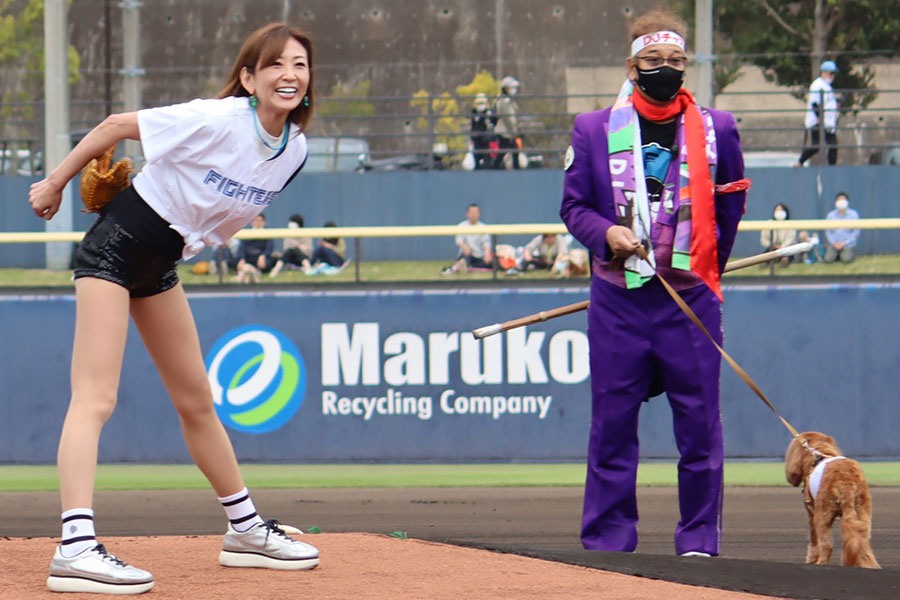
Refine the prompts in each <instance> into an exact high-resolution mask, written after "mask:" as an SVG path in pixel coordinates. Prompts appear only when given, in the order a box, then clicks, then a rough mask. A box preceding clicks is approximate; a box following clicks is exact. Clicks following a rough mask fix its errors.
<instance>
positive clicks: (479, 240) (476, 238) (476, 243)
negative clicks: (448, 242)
mask: <svg viewBox="0 0 900 600" xmlns="http://www.w3.org/2000/svg"><path fill="white" fill-rule="evenodd" d="M457 225H459V226H460V227H463V226H465V227H472V226H473V225H476V226H477V225H484V223H482V222H481V221H476V222H475V223H474V224H473V223H469V220H468V219H466V220H465V221H461V222H459V223H457ZM460 242H462V243H464V244H465V245H466V246H468V247H469V249H470V250H471V251H472V256H474V257H475V258H481V259H483V258H484V251H485V249H487V250H488V251H490V248H491V236H490V235H488V234H487V233H467V234H460V235H457V236H456V243H457V245H459V243H460Z"/></svg>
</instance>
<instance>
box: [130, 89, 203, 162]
mask: <svg viewBox="0 0 900 600" xmlns="http://www.w3.org/2000/svg"><path fill="white" fill-rule="evenodd" d="M218 102H219V101H217V100H193V101H191V102H187V103H185V104H174V105H172V106H161V107H159V108H147V109H144V110H140V111H138V129H139V130H140V136H141V146H142V147H143V150H144V157H145V158H146V159H147V162H148V163H152V162H156V161H157V160H159V159H160V158H162V157H163V156H166V155H172V158H177V157H178V156H179V155H182V156H183V155H185V152H184V151H187V153H189V152H190V151H191V150H192V149H195V148H203V147H208V146H209V144H210V142H211V141H212V140H213V139H214V137H215V136H216V131H217V128H216V127H212V126H211V125H212V124H213V123H212V122H213V117H214V116H215V113H217V112H219V111H215V110H211V109H213V107H214V105H212V104H211V103H218Z"/></svg>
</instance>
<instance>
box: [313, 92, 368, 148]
mask: <svg viewBox="0 0 900 600" xmlns="http://www.w3.org/2000/svg"><path fill="white" fill-rule="evenodd" d="M371 91H372V82H371V81H370V80H366V81H361V82H359V83H358V84H356V85H354V86H350V85H347V84H344V83H341V82H338V83H335V84H334V85H333V86H331V92H330V93H329V94H328V95H327V96H325V97H324V98H317V100H316V117H322V118H318V119H315V120H314V121H313V126H314V127H317V128H320V129H322V133H323V134H325V135H337V134H341V135H347V132H348V130H355V133H356V135H363V134H364V129H365V126H364V124H363V123H364V121H362V120H360V119H358V117H371V116H373V115H374V114H375V105H374V104H372V103H371V102H369V100H368V97H369V94H370V93H371Z"/></svg>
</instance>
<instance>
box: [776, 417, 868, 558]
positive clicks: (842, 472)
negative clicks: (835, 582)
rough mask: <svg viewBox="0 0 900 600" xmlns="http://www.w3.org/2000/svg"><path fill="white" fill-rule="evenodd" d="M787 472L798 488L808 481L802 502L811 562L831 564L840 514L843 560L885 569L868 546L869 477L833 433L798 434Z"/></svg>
mask: <svg viewBox="0 0 900 600" xmlns="http://www.w3.org/2000/svg"><path fill="white" fill-rule="evenodd" d="M803 440H805V441H806V446H805V447H804V445H803ZM784 475H785V477H786V478H787V481H788V483H790V484H791V485H792V486H794V487H796V486H798V485H800V484H801V483H802V484H803V490H802V491H803V504H804V505H805V506H806V512H807V513H808V514H809V547H808V548H807V550H806V562H807V563H815V564H817V565H827V564H828V562H829V561H830V560H831V550H832V540H831V527H832V525H834V520H835V519H837V518H838V517H840V518H841V540H842V542H843V553H842V556H841V564H842V565H844V566H846V567H863V568H866V569H880V568H881V567H880V566H879V565H878V561H876V560H875V555H874V554H873V553H872V546H871V545H869V534H870V533H871V530H872V497H871V496H870V495H869V486H868V485H866V477H865V475H864V474H863V470H862V467H860V465H859V463H858V462H856V461H855V460H852V459H849V458H845V457H843V456H841V450H840V448H838V447H837V444H835V442H834V438H832V437H830V436H827V435H825V434H824V433H819V432H817V431H806V432H804V433H801V434H800V436H799V437H796V438H794V439H793V440H792V441H791V443H790V445H788V449H787V453H786V454H785V456H784Z"/></svg>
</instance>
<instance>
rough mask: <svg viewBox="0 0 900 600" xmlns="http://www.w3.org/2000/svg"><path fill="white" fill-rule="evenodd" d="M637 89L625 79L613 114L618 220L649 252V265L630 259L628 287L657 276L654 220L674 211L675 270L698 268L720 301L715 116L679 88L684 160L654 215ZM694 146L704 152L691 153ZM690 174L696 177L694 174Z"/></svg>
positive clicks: (613, 174) (611, 133) (673, 173)
mask: <svg viewBox="0 0 900 600" xmlns="http://www.w3.org/2000/svg"><path fill="white" fill-rule="evenodd" d="M632 93H633V86H632V84H631V82H630V81H626V82H625V84H624V85H623V86H622V89H621V91H620V92H619V96H618V98H617V99H616V102H615V103H614V104H613V107H612V112H611V113H610V116H609V135H608V148H609V171H610V175H611V180H612V191H613V199H614V202H615V208H616V216H617V224H618V225H622V226H624V227H628V228H629V229H631V231H632V233H633V234H634V236H635V238H636V239H637V240H638V241H639V242H640V243H641V244H642V245H643V246H644V248H645V249H646V250H647V255H648V256H649V258H650V264H648V263H647V262H645V261H643V260H642V259H641V258H639V257H638V256H637V255H634V256H631V257H629V258H628V259H626V261H625V286H626V287H627V288H629V289H631V288H636V287H640V286H642V285H643V284H644V283H646V282H647V281H649V280H650V279H651V278H652V277H653V274H654V269H655V268H656V258H655V256H654V253H653V247H652V244H651V240H650V238H651V232H652V226H653V220H656V221H661V220H663V219H666V220H668V219H669V217H668V216H669V215H672V214H674V215H676V218H677V221H676V224H675V236H674V243H673V248H672V265H671V266H672V268H674V269H682V270H690V271H693V272H694V273H696V274H697V275H698V276H699V277H700V278H701V279H703V281H704V282H705V283H706V284H707V285H708V286H709V287H710V289H712V290H713V291H714V292H715V293H716V295H718V296H719V298H720V299H721V298H722V291H721V287H720V284H719V265H718V245H717V236H716V222H715V201H714V195H713V185H712V182H713V180H714V173H715V166H716V160H717V152H716V134H715V129H714V127H713V122H712V116H711V115H710V114H709V113H708V112H707V111H704V110H703V109H701V108H700V107H698V106H697V105H696V104H694V101H693V98H692V97H691V96H690V94H689V93H688V92H687V91H686V90H682V91H680V92H679V96H678V97H676V100H678V101H680V104H681V106H683V107H684V108H683V109H682V110H679V111H678V112H679V113H680V116H679V117H678V118H679V121H678V130H677V133H676V136H675V144H676V146H677V148H678V151H679V161H678V163H679V164H678V168H677V169H676V168H670V169H669V172H668V174H667V175H666V178H665V181H664V189H663V193H662V197H661V198H660V206H659V210H658V214H656V215H651V207H650V203H649V199H648V195H647V185H646V181H645V179H644V159H643V152H642V148H641V146H642V144H641V130H640V121H639V119H638V111H637V110H636V109H635V106H634V101H633V99H632ZM643 112H644V111H643V110H642V113H643ZM644 116H645V117H646V118H650V119H651V120H659V119H654V118H653V116H654V115H646V114H645V115H644ZM704 146H705V152H704ZM690 148H696V149H699V151H696V150H695V151H694V152H689V149H690ZM704 154H705V158H704ZM673 162H674V161H673ZM691 173H695V176H694V177H691Z"/></svg>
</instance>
